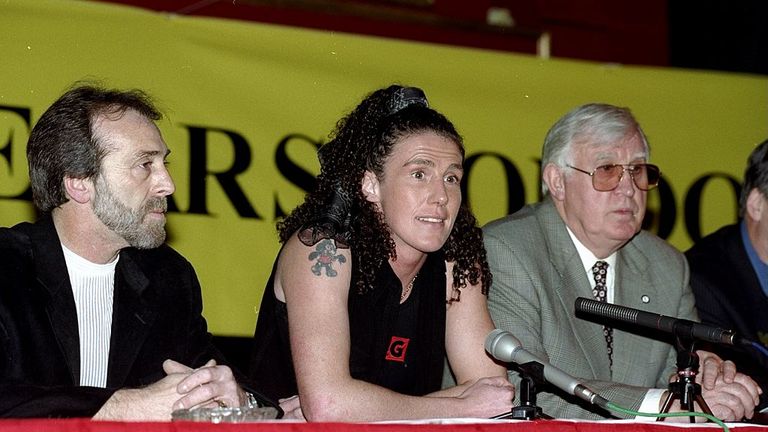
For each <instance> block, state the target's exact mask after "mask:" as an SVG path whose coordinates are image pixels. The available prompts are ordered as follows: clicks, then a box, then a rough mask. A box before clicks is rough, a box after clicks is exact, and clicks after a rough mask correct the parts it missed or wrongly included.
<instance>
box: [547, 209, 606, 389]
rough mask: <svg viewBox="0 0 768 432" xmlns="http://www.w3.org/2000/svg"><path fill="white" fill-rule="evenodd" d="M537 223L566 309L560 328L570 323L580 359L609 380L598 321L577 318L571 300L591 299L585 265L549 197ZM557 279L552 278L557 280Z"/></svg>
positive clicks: (603, 340) (601, 377)
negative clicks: (547, 249) (564, 318)
mask: <svg viewBox="0 0 768 432" xmlns="http://www.w3.org/2000/svg"><path fill="white" fill-rule="evenodd" d="M538 217H539V223H540V224H541V225H542V232H543V233H544V235H545V237H546V241H547V246H548V248H549V250H550V251H551V253H550V260H551V262H552V265H553V266H554V267H555V270H556V271H557V273H558V276H559V280H560V281H561V283H562V286H561V287H555V288H556V289H555V290H554V291H555V293H556V294H557V296H558V299H559V301H560V304H561V307H562V308H563V309H564V310H565V311H567V313H566V316H567V317H568V322H567V323H563V324H562V325H563V327H565V326H569V327H570V328H571V329H573V330H572V331H569V332H567V333H566V334H568V335H571V336H572V337H573V338H574V339H575V340H576V342H577V344H578V345H579V347H580V348H581V352H582V355H583V358H584V359H585V360H586V362H587V364H588V365H589V368H590V369H591V370H592V374H593V375H594V377H595V378H598V379H604V380H607V379H610V365H609V363H608V353H607V348H606V346H605V338H604V337H603V329H602V326H601V325H599V324H595V323H593V322H589V321H585V320H582V319H579V318H576V316H575V313H574V303H575V302H576V299H577V298H578V297H587V298H592V290H591V285H590V283H589V280H587V274H586V272H585V271H584V266H583V265H582V263H581V258H579V253H578V252H577V251H576V246H574V245H573V241H572V240H571V237H570V235H568V231H567V230H566V227H565V223H564V222H563V220H562V218H561V217H560V215H559V214H558V213H557V209H555V206H554V204H552V201H551V199H547V200H545V201H544V202H543V203H542V209H541V211H540V212H539V213H538ZM557 279H558V278H554V280H557Z"/></svg>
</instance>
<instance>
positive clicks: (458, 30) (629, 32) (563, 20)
mask: <svg viewBox="0 0 768 432" xmlns="http://www.w3.org/2000/svg"><path fill="white" fill-rule="evenodd" d="M98 1H105V2H111V3H122V4H127V5H133V6H138V7H143V8H147V9H152V10H156V11H162V12H168V13H174V14H179V15H201V16H212V17H222V18H227V19H238V20H247V21H258V22H265V23H275V24H283V25H291V26H299V27H307V28H315V29H323V30H333V31H341V32H349V33H358V34H366V35H375V36H383V37H391V38H398V39H409V40H419V41H426V42H434V43H442V44H450V45H460V46H469V47H476V48H485V49H493V50H501V51H511V52H520V53H529V54H535V53H536V52H537V48H536V47H537V45H536V41H537V40H538V39H539V37H540V36H541V35H542V34H548V35H549V40H550V55H551V56H552V57H561V58H563V57H564V58H573V59H582V60H591V61H598V62H610V63H621V64H633V65H650V66H668V67H682V68H696V69H711V70H720V71H733V72H747V73H756V74H766V75H768V48H767V47H768V2H766V1H764V0H735V1H725V0H701V1H694V0H620V1H616V0H578V1H573V0H460V1H459V0H450V1H449V0H378V1H371V0H98ZM493 11H496V13H495V15H494V13H493ZM493 16H501V17H502V18H501V19H494V18H493ZM505 17H509V19H507V18H505Z"/></svg>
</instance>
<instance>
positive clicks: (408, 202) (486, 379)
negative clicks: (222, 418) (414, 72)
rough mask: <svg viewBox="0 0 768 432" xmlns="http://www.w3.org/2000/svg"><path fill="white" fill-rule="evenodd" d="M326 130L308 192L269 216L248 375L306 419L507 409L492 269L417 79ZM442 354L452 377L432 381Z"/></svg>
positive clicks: (446, 127)
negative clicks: (276, 247) (492, 351)
mask: <svg viewBox="0 0 768 432" xmlns="http://www.w3.org/2000/svg"><path fill="white" fill-rule="evenodd" d="M331 138H332V139H331V141H330V142H328V143H327V144H325V145H323V146H322V147H321V148H320V151H319V154H318V157H319V159H320V165H321V172H320V175H319V176H318V178H317V188H316V190H315V191H314V192H312V193H310V194H309V195H308V196H307V197H306V199H305V201H304V203H303V204H301V205H300V206H299V207H297V208H296V209H295V210H294V211H293V212H292V213H291V214H290V215H289V216H288V217H287V218H285V220H283V221H282V222H281V223H280V224H279V225H278V230H279V232H280V240H281V241H282V243H283V248H282V250H281V252H280V255H279V257H278V259H277V262H276V263H275V267H274V269H273V272H272V276H271V277H270V280H269V283H268V285H267V288H266V290H265V293H264V298H263V300H262V304H261V309H260V311H259V319H258V323H257V326H256V335H255V344H256V346H255V347H256V348H255V351H254V356H253V361H252V363H251V377H252V378H253V381H254V384H255V385H256V386H257V387H258V388H259V389H261V390H263V391H264V392H265V393H266V394H267V395H269V396H272V397H274V398H284V399H283V400H282V403H281V405H282V407H283V409H284V410H285V411H286V417H293V418H302V416H303V417H304V418H306V419H307V420H310V421H372V420H383V419H412V418H436V417H490V416H493V415H496V414H501V413H504V412H508V411H509V410H510V409H511V406H512V398H513V397H514V388H513V386H512V385H511V384H510V383H509V382H508V381H507V379H506V370H505V368H504V367H503V366H500V365H498V364H496V363H495V362H494V361H493V360H492V359H491V358H490V357H489V356H488V355H487V354H486V353H485V350H484V347H483V342H484V339H485V336H486V335H487V334H488V333H489V332H490V331H491V330H492V329H493V323H492V322H491V319H490V316H489V314H488V311H487V308H486V296H487V291H488V287H489V285H490V283H491V274H490V271H489V269H488V263H487V261H486V257H485V249H484V247H483V242H482V233H481V231H480V229H479V228H478V227H477V225H476V220H475V217H474V216H473V215H472V213H471V212H470V211H469V209H468V208H467V207H466V206H465V205H462V193H461V180H462V176H463V169H462V164H463V160H464V148H463V143H462V139H461V137H460V136H459V134H458V133H457V131H456V129H455V128H454V126H453V124H451V122H450V121H449V120H448V119H446V118H445V117H444V116H443V115H442V114H440V113H438V112H437V111H435V110H434V109H432V108H430V107H429V104H428V102H427V99H426V97H425V96H424V93H423V92H422V91H421V90H420V89H418V88H414V87H401V86H390V87H388V88H385V89H380V90H378V91H375V92H373V93H371V94H370V95H369V96H368V97H366V98H365V99H364V100H363V101H362V102H361V103H360V104H359V105H358V106H357V108H355V109H354V110H353V111H352V112H351V113H350V114H348V115H347V116H346V117H344V118H342V119H341V120H340V121H339V123H338V124H337V126H336V130H335V132H334V133H333V134H332V136H331ZM446 356H447V358H448V362H449V364H450V367H451V370H452V372H453V374H454V376H455V377H456V382H458V383H459V384H458V385H457V386H456V387H452V388H448V389H444V390H441V381H442V375H443V365H444V359H445V358H446ZM292 395H297V396H293V397H288V396H292Z"/></svg>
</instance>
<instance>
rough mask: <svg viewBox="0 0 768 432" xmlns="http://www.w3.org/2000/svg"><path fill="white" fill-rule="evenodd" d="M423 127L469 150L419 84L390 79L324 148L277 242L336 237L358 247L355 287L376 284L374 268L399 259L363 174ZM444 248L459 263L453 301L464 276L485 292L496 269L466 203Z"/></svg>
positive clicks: (378, 169) (380, 166)
mask: <svg viewBox="0 0 768 432" xmlns="http://www.w3.org/2000/svg"><path fill="white" fill-rule="evenodd" d="M424 132H433V133H435V134H437V135H439V136H441V137H444V138H447V139H450V140H451V141H453V142H455V143H456V145H457V146H458V147H459V150H460V151H461V155H462V158H463V157H464V146H463V140H462V138H461V136H460V135H459V134H458V132H457V131H456V129H455V127H454V126H453V124H452V123H451V122H450V121H449V120H448V119H447V118H445V116H443V115H442V114H440V113H438V112H437V111H435V110H433V109H432V108H429V106H428V103H427V101H426V98H425V97H424V94H423V92H421V90H419V89H417V88H413V87H402V86H398V85H393V86H390V87H387V88H384V89H380V90H377V91H375V92H373V93H371V94H370V95H368V96H367V97H366V98H365V99H363V101H362V102H361V103H360V104H359V105H358V106H357V107H356V108H355V109H354V110H353V111H352V112H351V113H349V114H348V115H347V116H346V117H344V118H342V119H341V120H339V122H338V123H337V124H336V128H335V130H334V131H333V132H332V133H331V136H330V138H331V140H330V141H329V142H328V143H327V144H324V145H323V146H322V147H321V148H320V150H319V152H318V157H319V158H320V164H321V170H320V174H319V175H318V177H317V186H316V188H315V190H314V191H313V192H311V193H309V194H308V195H307V196H306V198H305V200H304V203H303V204H301V205H300V206H298V207H297V208H296V209H294V210H293V211H292V212H291V214H290V215H288V216H287V217H286V218H285V219H284V220H282V221H281V222H279V223H278V225H277V228H278V231H279V234H280V241H281V242H283V243H284V242H286V241H287V240H288V239H289V238H290V237H291V236H293V235H296V234H298V235H299V238H300V239H301V240H302V242H304V243H305V244H308V245H311V244H314V243H316V242H317V241H319V240H320V239H323V238H333V239H334V240H336V243H337V246H338V247H347V246H348V247H350V248H352V249H353V250H354V254H353V260H355V261H356V264H357V265H355V266H353V268H355V269H356V270H355V271H356V272H357V274H355V275H353V280H356V281H357V287H356V288H357V290H358V292H359V293H364V292H366V291H368V290H370V289H374V286H373V285H374V281H375V278H376V274H377V272H378V271H379V269H380V268H381V267H382V266H383V265H384V264H386V262H387V260H388V259H393V260H394V259H397V253H396V251H395V242H394V241H393V240H392V236H391V234H390V231H389V228H388V226H387V225H386V222H385V221H384V215H383V214H382V213H381V212H380V211H379V210H378V208H377V207H376V205H375V204H373V203H371V202H370V201H368V200H367V199H366V198H365V195H364V194H363V192H362V190H361V184H362V179H363V175H364V174H365V172H366V171H371V172H372V173H374V174H376V176H377V177H379V178H380V179H381V178H383V177H382V176H383V172H384V164H385V162H386V160H387V158H388V157H389V155H390V154H391V153H392V149H393V148H394V146H395V144H396V143H398V142H399V141H401V140H403V139H405V138H406V137H409V136H412V135H414V134H419V133H424ZM442 250H443V252H444V253H445V258H446V260H448V261H450V262H454V268H453V287H454V294H453V295H452V297H451V299H450V301H458V300H459V299H460V295H461V288H464V287H466V286H467V281H469V283H472V284H476V283H478V281H482V292H483V293H484V294H487V293H488V287H489V286H490V284H491V272H490V269H489V267H488V261H487V259H486V254H485V247H484V246H483V236H482V231H481V230H480V228H479V227H478V226H477V220H476V219H475V217H474V215H473V214H472V212H471V211H470V210H469V209H468V208H467V207H466V205H465V204H464V203H463V202H462V205H461V207H460V208H459V212H458V215H457V217H456V221H455V223H454V226H453V230H452V231H451V234H450V236H449V237H448V240H447V241H446V243H445V244H444V245H443V247H442Z"/></svg>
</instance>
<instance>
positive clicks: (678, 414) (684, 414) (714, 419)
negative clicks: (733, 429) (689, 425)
mask: <svg viewBox="0 0 768 432" xmlns="http://www.w3.org/2000/svg"><path fill="white" fill-rule="evenodd" d="M606 406H607V407H608V408H610V409H611V410H613V411H618V412H620V413H624V414H628V415H635V416H641V417H691V416H697V417H704V418H706V419H707V420H710V421H712V422H713V423H716V424H717V425H718V426H720V427H721V428H723V432H729V431H730V429H728V426H726V425H725V423H723V421H722V420H720V419H719V418H717V417H715V416H713V415H712V414H707V413H702V412H672V413H647V412H639V411H632V410H630V409H626V408H622V407H620V406H618V405H616V404H614V403H613V402H608V403H607V404H606Z"/></svg>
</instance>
